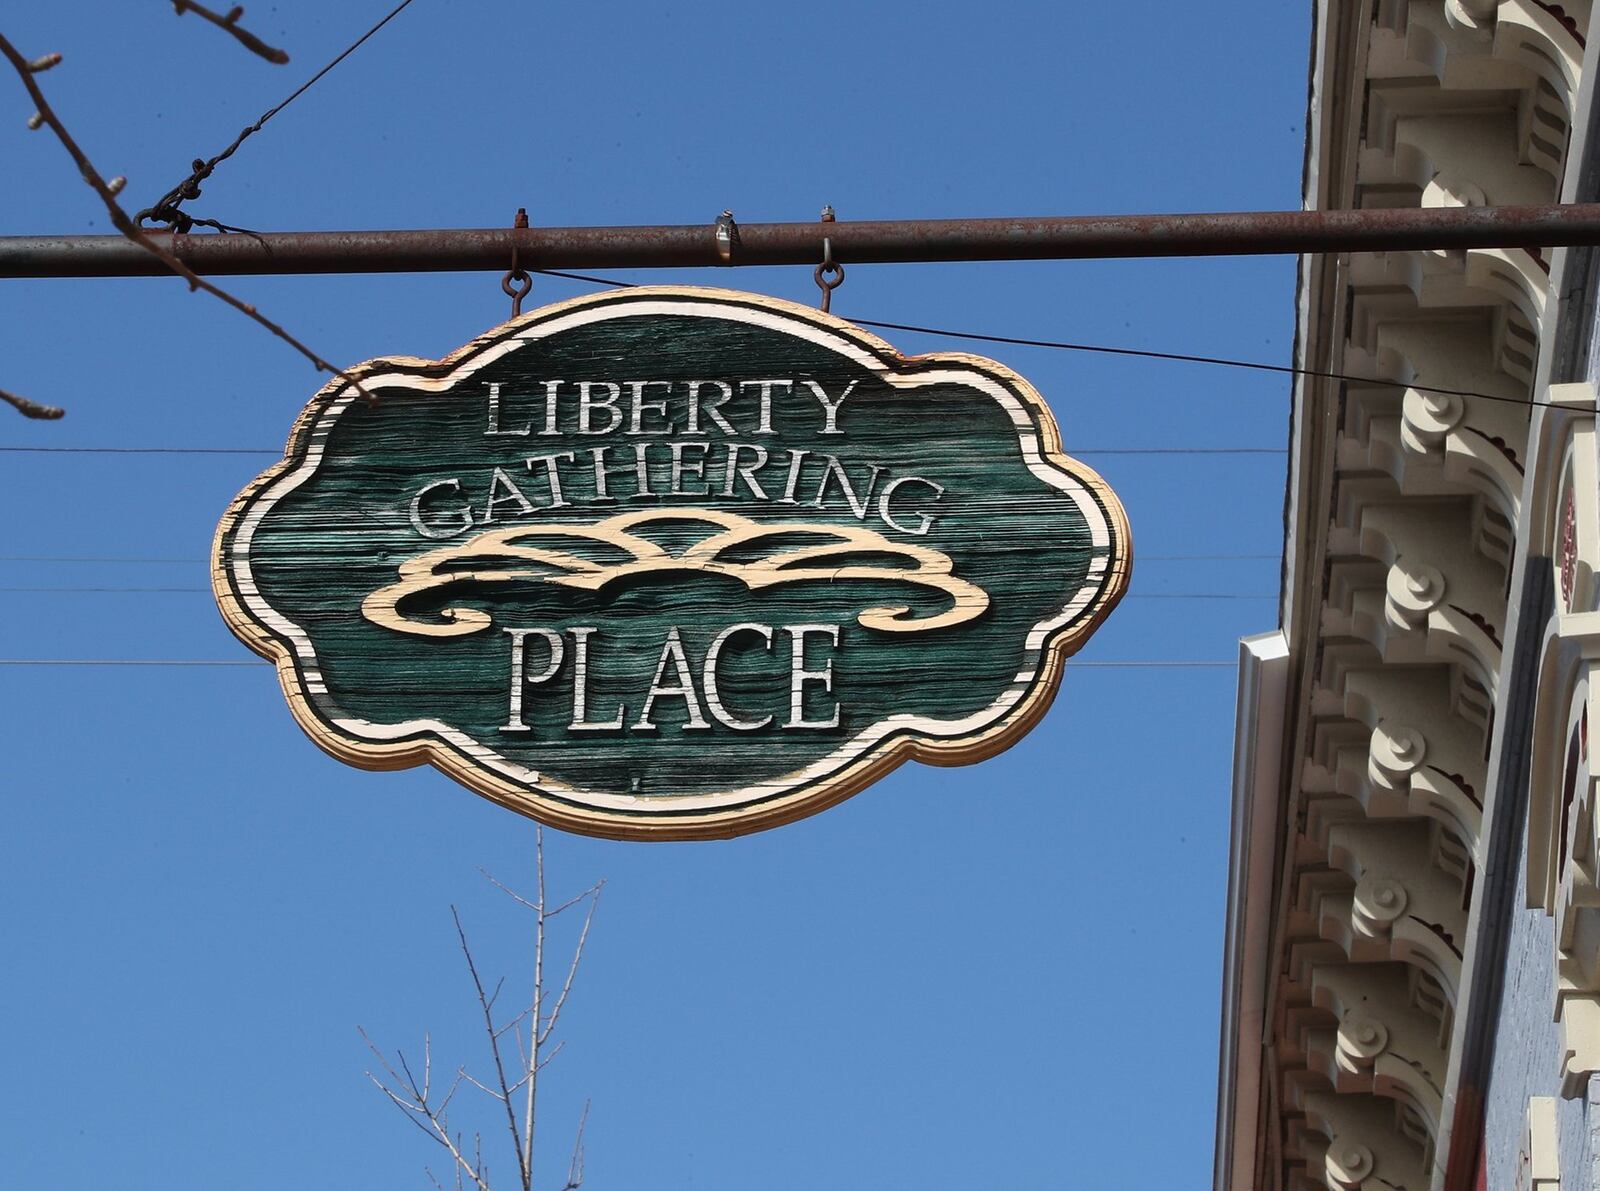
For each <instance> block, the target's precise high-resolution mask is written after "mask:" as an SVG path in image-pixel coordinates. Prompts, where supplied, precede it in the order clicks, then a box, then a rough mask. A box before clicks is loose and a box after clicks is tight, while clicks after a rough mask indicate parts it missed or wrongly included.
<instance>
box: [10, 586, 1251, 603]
mask: <svg viewBox="0 0 1600 1191" xmlns="http://www.w3.org/2000/svg"><path fill="white" fill-rule="evenodd" d="M211 590H212V589H211V588H209V587H0V595H151V594H155V593H158V592H159V593H164V594H174V593H180V592H181V593H184V594H188V595H198V594H200V593H205V594H207V595H209V594H210V593H211ZM1122 598H1123V599H1125V600H1275V599H1277V598H1278V597H1277V596H1276V595H1275V594H1261V595H1249V594H1247V593H1244V592H1237V591H1152V592H1143V591H1134V592H1129V593H1127V594H1126V595H1124V596H1123V597H1122Z"/></svg>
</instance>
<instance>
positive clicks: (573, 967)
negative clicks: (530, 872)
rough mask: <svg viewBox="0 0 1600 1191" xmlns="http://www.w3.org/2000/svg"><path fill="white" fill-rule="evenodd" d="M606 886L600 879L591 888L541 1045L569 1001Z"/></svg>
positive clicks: (540, 1039) (552, 1029)
mask: <svg viewBox="0 0 1600 1191" xmlns="http://www.w3.org/2000/svg"><path fill="white" fill-rule="evenodd" d="M605 886H606V883H605V882H604V881H600V882H598V883H597V884H596V885H595V886H594V887H593V888H592V889H590V890H589V896H590V899H591V900H590V902H589V912H588V913H587V914H585V915H584V916H583V929H582V930H581V931H579V932H578V944H577V946H576V947H574V948H573V949H572V963H570V964H569V965H567V979H566V981H565V982H564V983H563V984H562V985H561V992H560V994H559V995H558V996H557V997H556V1007H555V1008H554V1009H552V1010H551V1011H550V1019H549V1022H548V1023H547V1024H546V1025H545V1027H544V1029H543V1032H542V1033H541V1034H540V1035H539V1042H540V1044H541V1045H542V1044H543V1043H545V1042H546V1041H548V1040H549V1038H550V1035H551V1034H553V1033H555V1028H556V1019H557V1018H559V1017H560V1016H561V1007H562V1006H563V1005H565V1004H566V1003H567V994H568V993H570V992H571V991H572V982H573V981H574V980H576V979H577V978H578V965H579V964H580V963H582V962H583V946H584V944H585V943H587V942H588V941H589V925H590V923H592V922H593V921H594V912H595V910H596V909H598V908H599V906H600V891H601V890H602V889H604V888H605ZM563 908H564V907H563ZM535 1028H536V1029H537V1028H538V1023H535Z"/></svg>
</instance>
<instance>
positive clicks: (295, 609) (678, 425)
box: [213, 288, 1131, 838]
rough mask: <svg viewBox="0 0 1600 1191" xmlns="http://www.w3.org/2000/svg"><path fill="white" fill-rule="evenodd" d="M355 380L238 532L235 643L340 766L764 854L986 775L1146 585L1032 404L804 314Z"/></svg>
mask: <svg viewBox="0 0 1600 1191" xmlns="http://www.w3.org/2000/svg"><path fill="white" fill-rule="evenodd" d="M354 375H356V376H357V377H359V378H360V379H361V382H362V385H363V386H364V388H366V390H367V391H368V393H369V394H370V396H371V397H372V398H373V400H372V401H368V400H367V399H365V398H363V397H362V395H361V394H360V393H358V392H357V391H356V390H355V389H354V388H353V386H351V385H350V384H349V382H348V381H345V380H343V379H341V380H339V381H337V382H335V383H332V384H329V385H328V386H327V387H325V388H324V389H323V390H322V391H321V392H320V393H318V394H317V395H316V396H315V397H314V398H313V399H312V400H311V403H310V404H309V405H308V406H307V407H306V409H305V411H304V412H303V413H302V414H301V416H300V419H299V421H298V422H297V423H296V425H295V427H294V431H293V433H292V435H291V436H290V439H289V445H288V448H287V449H286V451H285V453H284V458H283V461H282V462H280V463H278V464H276V465H275V466H273V467H272V468H270V469H269V470H268V471H266V472H265V473H263V474H262V475H261V476H260V477H259V478H258V479H257V480H256V481H255V482H254V483H252V484H251V485H250V486H249V487H248V488H246V489H245V490H244V492H242V493H241V494H240V495H239V497H238V498H237V499H236V500H235V501H234V502H233V504H232V505H231V506H230V507H229V508H228V510H227V512H226V514H225V515H224V516H223V518H222V523H221V525H220V526H219V527H218V530H217V537H216V551H215V559H214V566H213V579H214V586H215V589H216V594H217V600H218V603H219V605H220V606H221V609H222V613H223V616H224V617H225V618H226V620H227V622H228V624H229V625H230V627H232V629H233V631H234V632H235V633H236V634H237V635H238V636H239V637H240V638H241V639H242V640H243V641H244V642H245V643H246V644H248V645H249V646H250V647H251V648H252V649H254V650H256V651H257V652H259V653H261V654H263V655H265V656H267V657H269V658H271V659H273V660H274V661H275V662H276V664H277V668H278V674H279V678H280V680H281V682H282V685H283V689H284V692H285V694H286V695H287V697H288V700H289V705H290V707H291V709H292V710H293V712H294V715H295V718H296V719H297V720H298V721H299V723H300V725H301V726H302V727H303V728H304V729H305V730H306V731H307V732H308V733H309V734H310V735H311V737H312V739H313V740H315V741H316V742H317V743H318V744H319V745H321V746H322V747H323V748H325V749H327V750H328V751H329V752H331V753H333V754H334V755H335V756H337V757H339V758H341V759H342V760H345V761H349V762H351V763H354V764H356V765H361V766H364V767H368V768H376V769H392V768H400V767H404V766H410V765H415V764H418V763H420V762H423V761H428V762H431V763H432V764H434V765H436V766H438V767H439V768H440V769H442V770H444V771H445V772H447V773H449V774H450V775H451V776H453V777H455V778H457V779H458V780H459V781H461V782H463V783H465V784H466V785H468V786H470V787H472V788H473V789H474V790H477V791H478V792H479V793H482V794H485V795H487V796H488V797H490V798H493V799H495V800H496V801H498V802H501V803H503V804H504V805H506V806H508V807H511V808H512V809H514V810H517V811H521V812H523V813H525V814H528V815H532V816H533V817H534V818H537V819H540V820H542V821H544V822H546V823H550V824H552V825H555V826H558V827H564V828H568V829H571V830H574V831H582V832H588V833H591V834H596V835H608V836H616V837H628V838H704V837H712V836H725V835H735V834H740V833H743V832H747V831H754V830H758V829H760V828H763V827H770V826H773V825H775V824H778V823H782V822H785V821H788V820H792V819H795V818H798V817H800V816H802V815H806V814H810V813H812V812H813V811H816V810H819V809H821V808H823V807H825V806H828V805H830V804H832V803H834V802H837V801H839V800H840V799H842V798H844V797H846V796H847V795H849V794H852V793H854V792H855V791H857V790H859V789H861V788H862V787H863V786H865V785H867V784H868V783H869V782H871V781H873V780H875V779H876V778H878V777H880V776H882V775H883V774H885V773H887V772H888V771H889V770H890V769H892V768H894V767H895V766H896V765H898V764H899V763H900V762H901V761H903V760H905V759H907V758H915V759H917V760H922V761H929V762H933V763H936V764H961V763H965V762H969V761H975V760H979V759H981V758H983V757H986V756H989V755H991V754H993V753H995V752H998V751H999V750H1001V749H1003V748H1005V747H1006V746H1007V745H1009V744H1010V743H1012V742H1013V741H1015V740H1016V739H1017V738H1018V737H1019V736H1020V735H1021V734H1022V733H1023V732H1025V731H1026V730H1027V729H1028V728H1029V727H1031V726H1032V725H1033V724H1034V723H1035V722H1036V721H1037V720H1038V719H1039V717H1040V716H1041V715H1042V714H1043V713H1044V711H1045V709H1046V707H1047V706H1048V705H1049V703H1050V700H1051V698H1052V697H1053V695H1054V693H1055V690H1056V687H1057V685H1058V683H1059V682H1060V678H1061V669H1062V663H1063V660H1064V659H1065V657H1066V656H1067V655H1068V654H1070V653H1072V652H1073V651H1074V650H1076V649H1077V648H1078V646H1080V645H1081V644H1082V643H1083V641H1084V640H1085V639H1086V638H1087V637H1088V636H1089V634H1090V633H1091V632H1092V631H1093V630H1094V628H1095V626H1096V625H1098V624H1099V622H1100V621H1101V620H1102V619H1103V618H1104V617H1105V616H1106V614H1107V613H1108V612H1109V611H1110V610H1111V608H1112V606H1113V605H1114V604H1115V603H1116V602H1117V600H1118V599H1119V598H1120V596H1121V594H1122V591H1123V589H1124V588H1125V586H1126V584H1127V581H1128V574H1129V566H1130V557H1131V556H1130V552H1129V548H1130V543H1129V537H1128V528H1127V519H1126V517H1125V515H1124V514H1123V511H1122V508H1121V506H1120V505H1119V504H1118V503H1117V500H1116V497H1115V496H1114V495H1113V494H1112V493H1111V491H1110V489H1109V488H1107V487H1106V485H1105V484H1104V482H1103V481H1101V479H1100V478H1099V477H1098V476H1097V475H1095V474H1094V473H1093V472H1092V471H1090V470H1089V469H1087V468H1085V467H1083V466H1082V465H1081V464H1078V463H1076V462H1075V461H1073V460H1071V459H1069V458H1067V457H1066V456H1065V455H1063V454H1062V453H1061V446H1060V438H1059V434H1058V432H1057V429H1056V425H1055V422H1054V420H1053V419H1052V417H1051V415H1050V412H1049V410H1048V408H1047V407H1046V406H1045V404H1044V402H1043V400H1042V399H1041V398H1040V397H1039V395H1038V394H1037V393H1035V392H1034V391H1033V389H1031V388H1030V387H1029V386H1028V384H1027V383H1026V382H1025V381H1023V380H1022V378H1020V377H1019V376H1017V375H1015V374H1014V373H1012V372H1010V371H1009V370H1008V369H1006V368H1004V367H1002V366H1001V365H999V364H995V363H993V362H991V361H988V360H983V359H979V358H977V357H974V356H967V355H955V354H939V355H929V356H918V357H915V358H909V359H908V358H904V357H901V356H900V355H898V354H897V353H895V352H894V351H893V350H892V349H891V348H889V347H888V346H887V345H886V344H884V343H883V342H882V341H880V340H879V339H877V338H876V337H874V336H872V335H870V334H867V333H866V332H864V331H862V330H860V329H859V328H856V327H853V326H851V325H850V324H848V323H846V322H844V321H842V320H840V319H838V318H834V317H831V316H829V315H826V314H822V313H819V312H818V311H815V310H810V309H807V308H805V307H801V306H797V305H793V304H791V303H788V302H782V301H777V300H774V299H771V298H763V297H757V296H754V295H749V294H739V293H733V292H730V291H725V290H714V289H686V288H640V289H630V290H624V291H616V292H611V293H604V294H597V295H594V296H591V297H587V298H581V299H578V300H575V301H571V302H563V303H560V304H558V305H555V306H549V307H546V308H544V309H542V310H537V311H534V312H533V313H531V314H527V315H524V316H522V317H521V318H518V319H515V320H513V321H512V322H509V323H506V324H505V325H503V326H500V327H497V328H495V329H494V330H493V331H490V332H489V333H488V334H486V335H484V336H482V337H481V338H479V339H477V340H475V341H474V342H472V343H470V344H468V345H467V346H466V347H464V348H462V349H461V350H460V351H457V352H456V353H454V354H453V355H451V356H449V357H448V358H446V359H444V360H440V361H429V360H417V359H403V358H392V359H380V360H374V361H370V362H369V363H367V364H364V365H362V366H361V367H360V368H358V369H356V370H354Z"/></svg>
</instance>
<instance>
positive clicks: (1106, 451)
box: [0, 446, 1288, 458]
mask: <svg viewBox="0 0 1600 1191" xmlns="http://www.w3.org/2000/svg"><path fill="white" fill-rule="evenodd" d="M0 452H5V453H7V454H13V455H273V456H277V457H279V458H281V457H282V455H283V452H282V451H281V450H273V449H272V448H271V447H34V446H27V447H12V446H0ZM1068 454H1070V455H1072V457H1073V458H1078V457H1079V456H1089V455H1286V454H1288V452H1287V451H1286V450H1285V449H1284V448H1283V447H1087V448H1084V449H1083V450H1075V451H1069V452H1068Z"/></svg>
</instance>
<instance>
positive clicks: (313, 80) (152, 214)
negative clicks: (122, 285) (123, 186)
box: [134, 0, 412, 232]
mask: <svg viewBox="0 0 1600 1191" xmlns="http://www.w3.org/2000/svg"><path fill="white" fill-rule="evenodd" d="M411 2H412V0H401V2H400V3H399V4H398V5H396V6H395V7H394V8H393V9H392V10H391V11H390V13H389V15H388V16H386V17H384V18H383V19H382V20H381V21H379V22H378V23H377V24H376V25H374V26H372V28H370V29H368V30H367V31H366V32H365V33H363V34H362V35H361V36H360V37H358V38H356V40H355V41H353V42H351V43H350V44H349V45H348V46H346V47H345V48H344V49H343V50H342V51H341V52H340V53H339V55H338V56H337V57H335V58H334V59H333V61H331V62H329V63H328V64H327V65H326V66H324V67H323V68H322V69H321V70H319V71H317V73H316V74H314V75H312V76H311V77H310V78H309V79H307V80H306V81H305V82H303V83H301V84H300V86H299V87H297V88H295V90H294V91H293V93H291V94H290V96H289V98H287V99H285V100H284V101H283V102H282V103H280V104H278V105H277V106H276V107H272V108H268V109H267V110H266V111H265V112H263V113H262V114H261V118H260V119H258V120H257V121H256V122H255V123H254V124H251V125H249V126H248V127H246V128H245V129H244V131H242V132H241V133H240V134H239V135H238V136H236V137H234V138H233V143H232V144H231V145H229V146H228V147H227V148H226V149H224V150H223V151H222V152H221V153H218V154H217V155H216V156H215V157H210V158H207V159H205V160H204V161H202V160H200V159H198V158H197V159H196V160H195V162H194V165H193V167H192V169H191V171H190V173H189V176H188V177H187V178H185V179H184V180H183V181H182V182H179V183H178V184H177V185H176V186H174V187H173V188H172V189H171V190H169V191H167V193H166V194H164V195H162V196H161V197H160V198H159V199H157V200H156V203H155V205H154V206H152V207H147V208H146V209H145V210H143V211H140V212H139V213H138V214H137V215H136V216H134V222H135V223H143V222H144V221H145V220H146V219H147V218H148V219H155V220H158V221H159V222H162V223H166V224H169V225H171V226H172V227H174V228H176V229H177V230H179V231H185V232H186V231H188V230H189V228H190V227H192V226H193V225H194V224H195V223H204V224H206V225H208V226H211V227H215V228H217V229H218V230H219V231H239V230H242V229H238V228H228V227H224V226H223V225H221V224H218V223H216V221H215V220H210V219H204V220H196V219H194V218H192V217H191V216H189V215H187V214H185V213H184V212H182V211H180V210H179V209H178V205H179V204H180V203H182V202H184V201H186V200H188V199H192V198H199V197H200V183H201V182H204V181H205V180H206V179H207V178H209V177H210V176H211V172H212V171H213V170H215V169H216V168H217V166H219V165H221V164H222V163H223V162H224V161H227V160H228V158H230V157H232V156H233V155H234V154H235V153H237V152H238V151H239V146H240V145H242V144H244V143H245V141H247V140H249V139H250V138H251V137H252V136H254V135H255V134H256V133H258V132H260V131H261V129H262V127H263V126H264V125H265V124H266V122H267V121H268V120H270V119H272V117H274V116H276V115H277V114H278V113H279V112H281V111H283V109H284V108H286V107H288V106H289V105H290V104H291V103H293V102H294V101H295V100H297V99H299V98H300V97H301V96H302V95H304V94H305V93H306V92H307V91H309V90H311V88H312V87H313V86H315V85H316V84H317V83H318V82H320V81H321V80H322V77H323V76H324V75H326V74H327V73H328V72H329V71H330V70H332V69H333V68H334V67H335V66H338V65H339V63H341V62H343V61H344V60H345V59H346V58H348V57H349V56H350V55H351V54H353V53H355V52H356V51H357V50H359V49H360V48H361V47H362V46H363V45H365V44H366V42H367V40H368V39H369V38H370V37H372V35H373V34H375V33H376V32H377V31H378V30H379V29H382V28H383V27H384V26H385V25H387V24H388V23H389V22H390V21H392V20H394V19H395V17H397V16H399V15H400V14H401V13H402V12H404V11H405V10H406V9H407V8H408V7H410V5H411Z"/></svg>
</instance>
